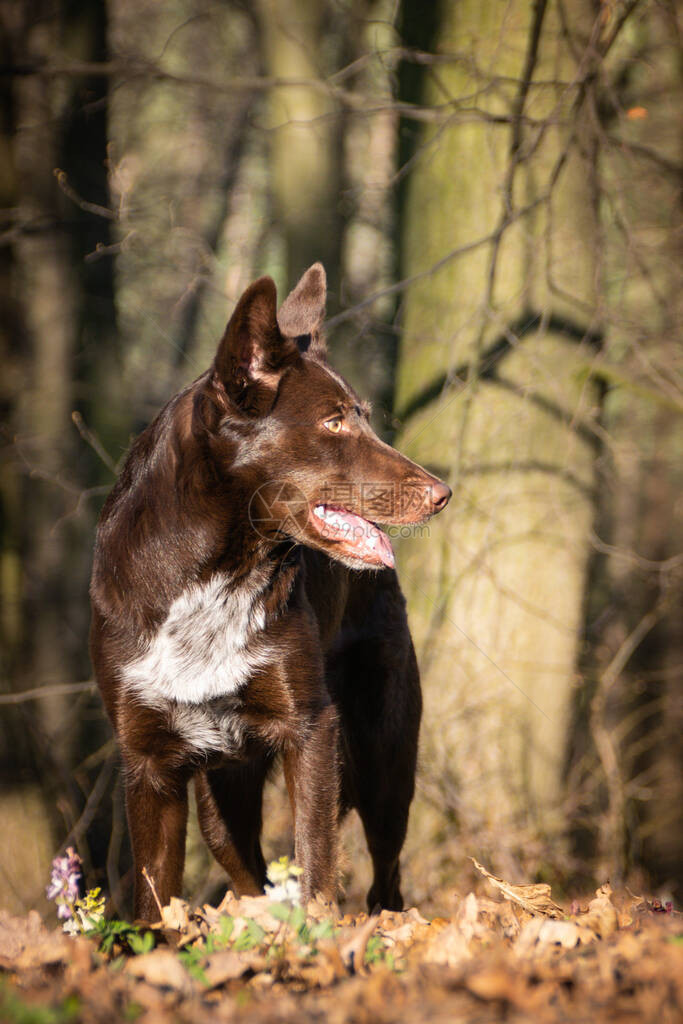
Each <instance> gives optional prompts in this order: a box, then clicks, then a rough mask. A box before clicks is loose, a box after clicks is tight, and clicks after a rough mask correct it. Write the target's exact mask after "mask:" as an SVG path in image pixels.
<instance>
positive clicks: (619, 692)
mask: <svg viewBox="0 0 683 1024" xmlns="http://www.w3.org/2000/svg"><path fill="white" fill-rule="evenodd" d="M682 16H683V12H682V11H681V8H680V5H677V4H676V3H674V2H673V0H666V2H664V3H661V4H656V5H646V6H644V7H643V8H642V9H641V11H640V17H639V18H638V19H637V21H636V22H635V23H634V25H633V26H632V28H631V30H630V31H629V32H628V33H625V34H624V36H623V38H621V39H619V40H618V43H617V45H616V46H615V47H614V48H613V50H612V52H611V53H610V55H609V59H608V63H607V68H606V74H605V80H606V82H607V83H608V84H609V85H610V86H611V88H609V90H606V98H607V100H608V104H609V105H608V107H607V116H606V117H605V120H604V126H605V142H604V156H603V160H602V167H603V179H604V194H603V209H604V214H605V216H604V221H605V224H606V237H607V242H608V253H609V262H608V265H607V268H606V279H607V281H608V283H609V287H608V288H607V289H606V301H607V318H608V324H609V329H608V332H607V344H608V353H609V356H610V362H612V363H614V362H616V361H618V362H619V364H620V368H621V370H622V373H623V377H624V381H625V384H624V385H622V386H621V387H619V386H616V387H612V388H611V389H610V391H609V392H608V395H607V399H606V402H605V411H604V427H605V430H606V431H607V433H608V435H609V438H610V460H609V463H608V464H607V466H606V470H607V472H606V473H605V474H604V477H603V481H604V485H603V486H602V487H601V489H600V499H601V513H602V514H601V521H600V529H599V537H600V540H601V541H607V544H604V545H603V546H602V547H601V549H600V555H599V559H597V560H596V565H595V570H594V574H593V575H594V584H593V586H592V588H591V591H592V592H591V600H590V604H589V607H588V613H589V614H588V623H589V630H590V632H589V651H588V657H587V658H586V662H585V664H586V668H587V671H588V672H589V673H590V674H591V675H592V676H593V677H594V680H595V682H594V688H595V693H594V696H593V698H592V701H591V703H590V706H589V708H588V710H589V712H590V713H589V715H588V718H587V721H586V720H584V723H583V724H584V726H586V725H587V726H588V728H587V729H585V733H584V735H583V736H580V738H579V742H577V744H576V750H575V751H574V756H573V765H572V767H573V775H574V789H575V792H576V793H577V794H580V797H579V799H578V800H577V821H578V823H579V824H580V831H579V830H577V839H579V840H580V841H579V843H578V849H579V852H580V853H581V854H582V855H583V856H584V857H585V856H586V855H590V854H594V855H595V857H596V866H597V871H596V874H598V875H599V876H600V877H605V876H606V875H607V874H609V877H610V878H612V879H613V880H614V879H615V878H616V879H617V880H618V879H619V878H620V877H623V876H624V875H625V874H627V873H628V872H629V871H630V870H631V869H632V868H633V867H634V866H645V867H646V868H647V869H648V870H649V872H650V873H651V876H652V882H653V885H661V886H664V887H665V891H666V892H668V894H670V895H673V896H674V897H675V898H677V899H680V898H681V894H683V747H682V746H681V742H680V737H681V735H682V734H683V688H682V686H681V665H682V664H683V633H682V632H681V607H683V559H682V558H681V551H682V550H683V520H682V518H681V516H680V495H681V494H682V493H683V463H682V461H681V452H682V451H683V416H682V415H681V411H682V410H683V344H682V340H683V339H682V329H681V324H682V323H683V231H682V225H683V203H682V201H681V200H682V194H681V180H682V179H681V168H682V167H683V137H682V135H681V122H680V111H681V106H682V104H683V64H682V63H681V41H682V34H683V20H682ZM633 382H636V383H637V384H638V385H641V387H638V386H635V387H634V386H633ZM677 513H678V514H677ZM591 742H592V743H594V744H595V754H594V757H593V758H591V749H590V744H591ZM596 780H597V782H596ZM598 783H599V784H598Z"/></svg>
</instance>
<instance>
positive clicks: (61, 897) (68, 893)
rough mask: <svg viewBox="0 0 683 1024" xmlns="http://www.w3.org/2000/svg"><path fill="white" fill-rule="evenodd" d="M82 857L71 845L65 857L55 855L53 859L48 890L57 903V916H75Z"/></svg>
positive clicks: (67, 918)
mask: <svg viewBox="0 0 683 1024" xmlns="http://www.w3.org/2000/svg"><path fill="white" fill-rule="evenodd" d="M82 863H83V862H82V861H81V858H80V857H79V856H78V854H77V853H76V851H75V850H74V848H73V847H72V846H69V847H68V848H67V851H66V855H65V856H64V857H55V859H54V860H53V861H52V874H51V876H50V884H49V885H48V887H47V889H46V892H47V898H48V899H49V900H55V902H56V904H57V917H58V918H60V919H61V920H63V921H67V920H69V919H70V918H72V917H73V916H74V912H73V904H74V903H75V901H76V900H77V899H78V897H79V894H80V883H81V878H82V873H81V864H82Z"/></svg>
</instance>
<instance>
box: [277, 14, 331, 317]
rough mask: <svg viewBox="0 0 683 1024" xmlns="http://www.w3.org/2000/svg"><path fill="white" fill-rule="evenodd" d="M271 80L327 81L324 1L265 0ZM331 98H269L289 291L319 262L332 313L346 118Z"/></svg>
mask: <svg viewBox="0 0 683 1024" xmlns="http://www.w3.org/2000/svg"><path fill="white" fill-rule="evenodd" d="M259 12H260V17H261V35H262V40H263V52H264V64H265V71H266V74H268V75H272V76H273V77H274V78H291V79H300V80H306V79H317V80H320V81H322V80H323V79H324V78H325V77H326V73H327V69H326V61H325V50H326V46H325V43H326V42H327V40H326V38H325V27H326V26H325V21H326V18H328V17H329V11H328V9H327V5H326V4H324V3H320V2H319V0H285V2H279V0H261V2H260V4H259ZM335 114H336V111H335V106H334V103H333V101H332V99H331V97H330V96H329V95H326V93H325V92H324V91H322V90H321V89H319V88H311V87H309V86H308V85H306V84H302V85H292V86H287V87H278V88H274V89H272V90H271V92H270V95H269V116H268V122H269V129H270V178H271V182H272V192H273V197H274V205H275V211H274V212H275V220H276V223H277V226H278V227H279V228H280V231H281V232H282V235H283V238H284V245H285V268H284V275H283V276H284V278H285V283H286V287H287V288H289V287H292V286H293V285H294V284H295V283H296V281H297V280H298V278H299V277H300V275H301V274H302V273H303V271H304V270H305V269H306V267H308V266H309V265H310V264H311V263H313V262H314V261H315V260H321V261H322V262H323V264H324V265H325V268H326V270H327V275H328V289H329V292H330V310H331V311H334V309H335V307H336V306H337V305H338V302H339V234H340V224H339V210H338V196H339V168H340V166H341V159H340V157H341V151H340V139H341V134H340V118H339V116H335Z"/></svg>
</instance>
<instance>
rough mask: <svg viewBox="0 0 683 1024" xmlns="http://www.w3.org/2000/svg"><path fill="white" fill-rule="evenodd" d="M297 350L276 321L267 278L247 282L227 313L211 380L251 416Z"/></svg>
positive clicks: (269, 397)
mask: <svg viewBox="0 0 683 1024" xmlns="http://www.w3.org/2000/svg"><path fill="white" fill-rule="evenodd" d="M298 358H299V350H298V349H297V347H296V344H295V343H294V341H293V340H292V339H291V338H286V337H284V336H283V334H282V333H281V331H280V328H279V327H278V322H277V293H276V290H275V282H274V281H273V279H272V278H271V277H260V278H259V279H258V281H254V283H253V284H251V285H249V287H248V288H247V290H246V291H245V292H244V294H243V295H242V297H241V299H240V300H239V302H238V303H237V305H236V307H235V310H234V312H233V314H232V316H231V317H230V320H229V322H228V326H227V327H226V329H225V334H224V335H223V338H222V339H221V342H220V344H219V346H218V351H217V352H216V357H215V359H214V362H213V368H212V374H211V381H212V384H213V386H214V387H215V388H216V390H217V391H218V393H219V394H220V393H227V395H229V396H230V398H231V399H232V401H233V402H234V403H235V404H237V405H238V406H240V407H241V408H243V409H244V410H245V411H246V412H249V413H252V414H259V413H261V414H263V413H264V412H266V411H267V410H268V409H269V408H270V407H271V405H272V402H273V400H274V398H275V392H276V391H277V386H278V382H279V380H280V376H281V375H282V372H283V370H284V368H285V367H286V366H287V365H288V363H290V362H292V361H293V360H296V359H298Z"/></svg>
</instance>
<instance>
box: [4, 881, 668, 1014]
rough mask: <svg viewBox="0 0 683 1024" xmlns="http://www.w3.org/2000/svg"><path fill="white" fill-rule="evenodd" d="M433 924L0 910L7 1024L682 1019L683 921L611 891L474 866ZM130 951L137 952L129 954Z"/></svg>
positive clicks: (279, 907)
mask: <svg viewBox="0 0 683 1024" xmlns="http://www.w3.org/2000/svg"><path fill="white" fill-rule="evenodd" d="M475 867H476V869H477V872H478V877H480V881H479V883H478V884H477V885H475V887H474V890H473V891H472V892H469V893H467V894H463V895H455V894H454V895H452V896H451V898H450V899H449V900H448V901H447V902H448V911H447V912H445V913H444V915H443V916H433V917H431V919H427V918H426V917H423V916H422V914H421V913H420V912H419V911H418V910H417V909H416V908H411V909H409V910H406V911H404V912H403V913H391V912H388V911H384V912H382V913H380V914H377V915H374V916H368V915H366V914H358V915H350V914H347V915H344V916H338V915H337V916H335V915H334V913H333V910H332V908H330V907H329V906H325V905H323V904H321V903H318V902H313V903H311V904H309V906H308V907H307V908H306V909H305V910H304V909H303V908H300V907H298V906H296V905H294V904H291V903H288V902H287V901H286V900H282V899H274V897H273V896H261V897H246V898H243V899H241V900H240V899H237V898H236V897H234V896H233V895H232V894H231V893H228V894H227V895H226V897H225V898H224V899H223V900H222V902H221V904H220V905H219V906H218V907H212V906H210V905H209V904H205V905H204V906H202V907H199V908H195V909H191V908H190V906H189V905H188V904H187V903H185V902H184V901H181V900H173V901H172V902H171V904H170V905H169V906H168V907H165V908H163V921H162V923H161V924H159V925H157V926H155V927H154V928H153V930H152V934H148V932H147V931H146V930H144V929H142V930H133V929H131V928H130V926H128V925H124V924H123V923H121V922H119V923H116V922H111V921H109V922H104V921H102V922H100V925H99V931H98V932H97V933H96V934H91V935H89V936H84V935H78V936H75V937H72V936H69V935H65V934H64V933H63V931H62V930H61V929H60V928H57V929H54V928H49V927H47V926H46V925H45V923H44V922H43V921H42V920H41V918H40V916H39V915H38V914H37V913H36V912H35V911H33V912H31V913H30V914H28V915H26V916H21V917H16V916H11V915H10V914H8V913H4V912H2V911H0V1021H2V1022H3V1024H5V1022H6V1024H75V1022H80V1021H83V1022H86V1024H90V1022H93V1024H100V1022H101V1024H105V1022H106V1024H112V1022H115V1021H139V1022H141V1024H171V1022H180V1024H204V1022H206V1024H208V1022H221V1021H236V1022H240V1021H249V1022H250V1024H261V1022H263V1024H265V1022H289V1021H292V1022H294V1021H296V1022H297V1024H300V1022H308V1021H316V1022H317V1021H320V1022H330V1024H342V1022H347V1021H352V1022H358V1024H366V1022H367V1024H370V1022H381V1024H393V1022H411V1024H412V1022H415V1024H420V1022H423V1021H424V1022H427V1021H429V1022H430V1024H439V1022H441V1021H443V1022H446V1021H448V1022H460V1021H462V1022H467V1024H474V1022H477V1024H485V1022H489V1021H511V1022H522V1021H534V1022H535V1021H538V1022H541V1024H545V1022H548V1024H550V1022H560V1021H562V1022H575V1021H576V1022H596V1024H602V1022H607V1021H610V1022H616V1021H619V1022H622V1021H657V1022H658V1024H674V1022H677V1024H678V1022H680V1021H682V1020H683V915H681V914H680V913H678V912H677V911H675V910H674V909H673V908H672V907H671V905H670V904H667V905H662V904H661V903H660V902H659V901H658V900H656V899H651V898H648V897H646V896H638V895H634V894H633V893H632V892H630V891H628V890H620V891H617V892H613V891H612V890H611V888H610V886H609V885H604V886H602V887H601V888H600V889H598V891H597V892H596V894H595V896H593V897H589V898H586V899H579V900H575V901H573V902H572V903H571V904H569V905H559V904H557V903H555V902H554V900H553V899H552V894H551V892H550V887H549V886H547V885H509V884H508V883H507V882H505V880H503V879H500V878H495V877H494V876H492V875H490V874H489V873H488V872H487V871H486V869H485V868H484V867H483V866H481V865H478V864H476V862H475ZM133 947H134V948H135V949H136V950H137V952H133Z"/></svg>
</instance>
